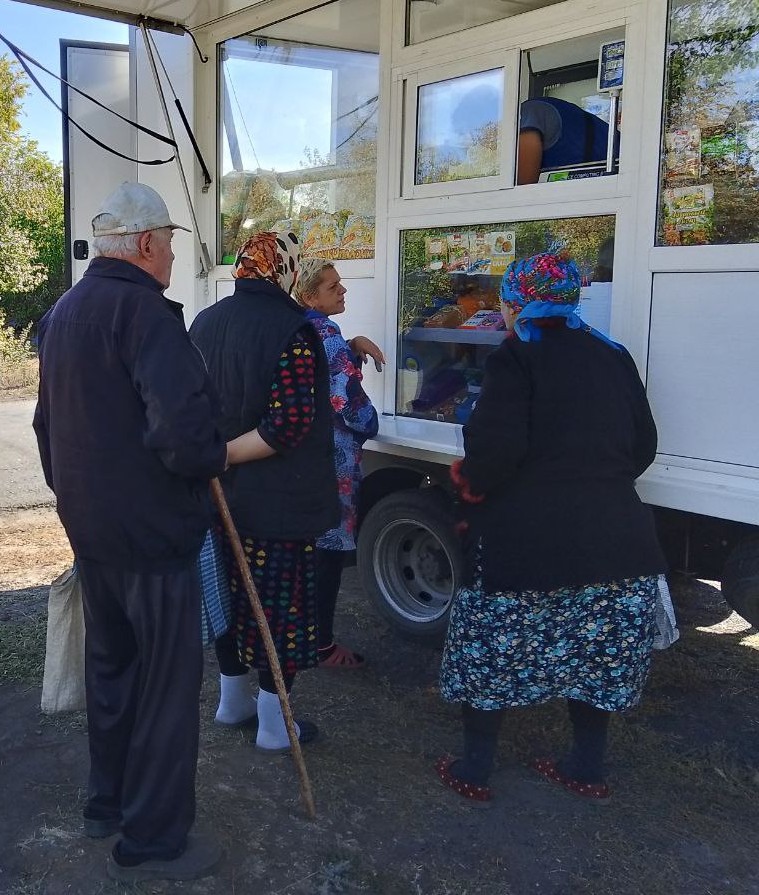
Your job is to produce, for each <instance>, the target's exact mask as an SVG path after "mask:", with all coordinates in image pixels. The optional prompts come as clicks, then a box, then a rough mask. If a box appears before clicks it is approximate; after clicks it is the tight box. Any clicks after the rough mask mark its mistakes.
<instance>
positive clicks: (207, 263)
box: [140, 22, 212, 276]
mask: <svg viewBox="0 0 759 895" xmlns="http://www.w3.org/2000/svg"><path fill="white" fill-rule="evenodd" d="M140 32H141V33H142V40H143V42H144V44H145V52H146V53H147V56H148V62H149V63H150V70H151V72H152V73H153V82H154V84H155V88H156V91H157V93H158V98H159V100H160V101H161V108H162V109H163V117H164V120H165V121H166V127H167V128H168V131H169V136H170V137H171V139H172V140H174V142H175V143H176V137H175V136H174V128H173V127H172V126H171V118H170V117H169V109H168V106H167V105H166V98H165V97H164V95H163V88H162V87H161V81H160V79H159V77H158V69H157V68H156V64H155V59H154V58H153V49H152V47H151V46H150V37H149V35H148V29H147V28H146V27H145V23H144V22H140ZM177 170H178V171H179V178H180V180H181V181H182V189H183V190H184V195H185V199H186V200H187V206H188V208H189V209H190V217H191V218H192V226H193V229H194V230H195V238H196V239H197V240H198V245H199V246H200V266H201V271H200V275H201V276H208V273H209V271H210V270H211V266H212V265H211V255H210V254H209V252H208V246H207V245H206V244H205V243H204V242H203V241H202V240H201V238H200V228H199V227H198V219H197V217H196V216H195V206H194V205H193V202H192V197H191V196H190V188H189V187H188V185H187V178H186V177H185V173H184V168H183V167H182V160H181V159H180V158H179V152H178V151H177Z"/></svg>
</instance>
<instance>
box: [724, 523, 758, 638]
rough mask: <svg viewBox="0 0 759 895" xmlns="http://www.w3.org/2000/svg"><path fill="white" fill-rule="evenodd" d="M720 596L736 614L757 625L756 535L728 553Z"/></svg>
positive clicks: (756, 626)
mask: <svg viewBox="0 0 759 895" xmlns="http://www.w3.org/2000/svg"><path fill="white" fill-rule="evenodd" d="M722 596H723V597H724V598H725V599H726V600H727V602H728V604H729V605H730V606H731V607H732V608H733V609H734V610H735V611H736V612H737V613H738V615H740V616H741V617H742V618H745V619H746V621H747V622H750V623H751V624H752V625H753V626H754V627H755V628H759V537H752V538H747V539H746V540H745V541H741V542H740V543H739V544H738V545H737V546H736V547H735V548H734V549H733V551H732V553H731V554H730V555H729V556H728V558H727V562H726V563H725V568H724V570H723V572H722Z"/></svg>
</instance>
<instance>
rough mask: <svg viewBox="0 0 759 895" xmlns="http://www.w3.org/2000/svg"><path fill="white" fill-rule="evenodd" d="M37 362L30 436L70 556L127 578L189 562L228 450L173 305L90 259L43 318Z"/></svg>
mask: <svg viewBox="0 0 759 895" xmlns="http://www.w3.org/2000/svg"><path fill="white" fill-rule="evenodd" d="M39 355H40V389H39V401H38V403H37V409H36V412H35V416H34V430H35V432H36V433H37V442H38V445H39V451H40V458H41V460H42V466H43V469H44V471H45V479H46V480H47V483H48V485H49V486H50V487H51V488H52V489H53V491H54V492H55V495H56V498H57V504H58V514H59V515H60V517H61V521H62V522H63V525H64V527H65V529H66V533H67V534H68V537H69V540H70V541H71V546H72V548H73V550H74V553H75V554H76V555H77V556H79V557H81V558H82V559H88V560H94V561H96V562H101V563H106V564H108V565H111V566H114V567H117V568H123V569H125V570H129V571H143V572H156V573H160V572H169V571H174V570H178V569H181V568H184V567H186V566H187V565H188V564H189V563H192V562H193V561H194V560H195V558H196V557H197V555H198V553H199V551H200V547H201V544H202V541H203V538H204V535H205V532H206V530H207V528H208V524H209V518H210V507H209V501H208V480H209V479H210V478H211V477H212V476H215V475H219V474H221V473H222V472H223V470H224V465H225V462H226V445H225V443H224V441H223V440H222V438H221V435H220V433H219V431H218V430H217V428H216V416H217V413H218V401H217V398H216V395H215V392H214V389H213V386H212V385H211V382H210V380H209V378H208V375H207V373H206V370H205V365H204V363H203V359H202V357H201V355H200V353H199V352H198V350H197V349H196V348H195V347H194V346H193V344H192V342H191V341H190V338H189V336H188V335H187V331H186V330H185V327H184V322H183V319H182V310H181V305H178V304H177V303H176V302H172V301H169V300H168V299H167V298H165V297H164V295H163V289H162V287H161V285H160V284H159V283H158V282H157V280H155V279H154V278H153V277H151V276H150V275H149V274H148V273H146V272H145V271H143V270H141V269H140V268H139V267H136V266H135V265H133V264H130V263H129V262H128V261H121V260H117V259H113V258H95V259H94V260H93V261H92V262H91V263H90V266H89V267H88V268H87V271H86V272H85V274H84V276H83V277H82V279H81V280H80V281H79V282H78V283H77V284H76V285H75V286H74V287H73V288H72V289H70V290H69V291H68V292H66V293H65V294H64V295H63V296H62V297H61V298H60V299H59V300H58V302H57V303H56V304H55V306H54V307H53V308H52V309H51V310H50V311H48V313H47V314H46V315H45V316H44V317H43V319H42V321H41V322H40V327H39Z"/></svg>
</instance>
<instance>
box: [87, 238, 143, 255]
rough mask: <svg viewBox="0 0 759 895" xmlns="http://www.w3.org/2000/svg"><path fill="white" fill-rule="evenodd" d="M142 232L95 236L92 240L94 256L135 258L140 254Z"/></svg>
mask: <svg viewBox="0 0 759 895" xmlns="http://www.w3.org/2000/svg"><path fill="white" fill-rule="evenodd" d="M141 236H142V233H125V234H123V235H117V236H95V237H94V238H93V240H92V256H93V258H134V257H135V256H136V255H139V254H140V237H141Z"/></svg>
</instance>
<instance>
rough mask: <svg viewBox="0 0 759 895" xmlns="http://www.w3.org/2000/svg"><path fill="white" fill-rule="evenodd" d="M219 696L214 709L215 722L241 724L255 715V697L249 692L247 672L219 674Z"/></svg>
mask: <svg viewBox="0 0 759 895" xmlns="http://www.w3.org/2000/svg"><path fill="white" fill-rule="evenodd" d="M219 679H220V682H221V687H220V689H221V696H220V699H219V708H218V709H217V710H216V718H215V721H216V723H217V724H242V723H243V721H249V720H250V719H251V718H254V717H255V715H256V697H255V696H252V695H251V692H250V679H249V678H248V675H247V674H235V675H228V674H220V675H219Z"/></svg>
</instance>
